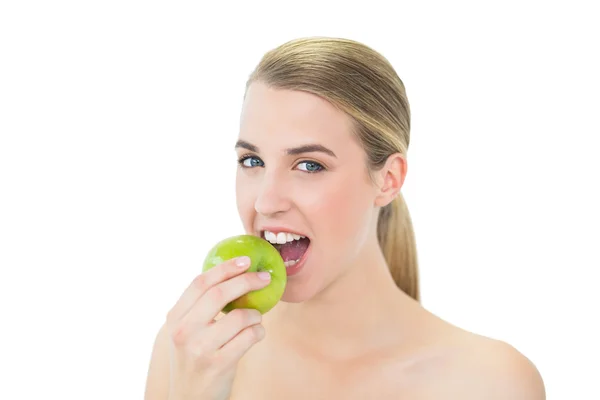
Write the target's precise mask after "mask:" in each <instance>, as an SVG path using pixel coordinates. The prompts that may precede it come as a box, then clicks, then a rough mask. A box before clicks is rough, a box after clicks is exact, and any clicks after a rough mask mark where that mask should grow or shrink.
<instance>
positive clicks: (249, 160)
mask: <svg viewBox="0 0 600 400" xmlns="http://www.w3.org/2000/svg"><path fill="white" fill-rule="evenodd" d="M238 164H240V166H242V167H244V168H252V167H262V166H264V165H265V164H264V163H263V161H262V160H261V159H260V158H258V157H254V156H244V157H242V158H240V159H239V160H238Z"/></svg>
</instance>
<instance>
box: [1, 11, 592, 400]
mask: <svg viewBox="0 0 600 400" xmlns="http://www.w3.org/2000/svg"><path fill="white" fill-rule="evenodd" d="M199 3H200V2H186V3H182V2H155V1H143V2H142V1H138V2H133V1H102V2H84V1H78V2H76V1H72V2H65V1H46V2H41V1H40V2H36V3H33V2H28V1H4V2H2V4H1V5H0V58H1V60H0V61H1V62H0V191H1V193H0V203H1V204H0V267H1V275H0V300H1V302H0V307H1V309H0V311H1V314H0V315H1V318H2V320H1V324H2V326H1V329H0V335H1V340H0V369H1V370H0V373H1V374H0V398H2V399H41V398H61V399H109V398H110V399H134V398H138V399H140V398H142V396H143V390H144V384H145V379H146V370H147V365H148V362H149V358H150V351H151V346H152V343H153V340H154V337H155V334H156V332H157V330H158V328H159V326H160V325H161V324H162V322H163V319H164V317H165V314H166V312H167V310H168V309H169V308H170V307H171V305H172V304H173V303H174V301H175V300H176V299H177V297H178V296H179V294H180V293H181V291H182V290H183V288H184V287H185V286H186V285H187V284H188V282H189V281H190V280H191V279H192V278H193V277H194V276H195V275H196V274H198V273H199V269H200V265H201V263H202V260H203V257H204V255H205V252H206V251H207V250H208V249H209V248H210V247H211V246H212V245H213V244H214V243H215V242H216V241H217V240H220V239H222V238H224V237H226V236H230V235H233V234H237V233H241V224H240V223H239V220H238V216H237V213H236V209H235V197H234V173H235V153H234V151H233V144H234V142H235V139H236V136H237V133H238V132H237V129H238V121H239V112H240V105H241V100H242V95H243V90H244V84H245V81H246V78H247V76H248V74H249V73H250V72H251V70H252V68H253V67H254V66H255V65H256V63H257V62H258V61H259V59H260V57H261V56H262V55H263V54H264V52H266V51H268V50H270V49H271V48H273V47H275V46H277V45H279V44H282V43H283V42H285V41H287V40H290V39H293V38H296V37H301V36H313V35H325V36H340V37H347V38H351V39H355V40H358V41H362V42H364V43H365V44H367V45H370V46H371V47H373V48H374V49H376V50H378V51H380V52H381V53H382V54H383V55H384V56H385V57H387V58H388V59H389V60H390V61H391V62H392V64H393V65H394V66H395V68H396V70H397V72H398V74H399V75H400V77H401V78H402V80H403V81H404V83H405V85H406V88H407V94H408V97H409V101H410V104H411V108H412V135H411V145H410V148H409V173H408V177H407V181H406V186H405V188H404V194H405V196H406V198H407V202H408V205H409V208H410V211H411V213H412V218H413V221H414V224H415V229H416V235H417V240H418V250H419V257H420V268H421V280H422V292H423V304H424V306H425V307H427V308H429V309H430V310H432V311H433V312H435V313H437V314H438V315H440V316H441V317H443V318H445V319H447V320H449V321H450V322H452V323H454V324H456V325H459V326H461V327H463V328H466V329H470V330H473V331H476V332H478V333H481V334H484V335H488V336H491V337H494V338H498V339H502V340H505V341H507V342H509V343H511V344H512V345H514V346H515V347H516V348H517V349H519V350H520V351H521V352H523V353H524V354H525V355H527V356H528V357H529V358H530V359H531V360H532V361H533V362H534V363H535V364H536V365H537V367H538V368H539V370H540V372H541V373H542V375H543V377H544V380H545V383H546V388H547V392H548V398H549V399H584V398H585V399H592V398H600V392H599V389H598V386H597V379H598V373H599V369H598V367H597V365H598V364H597V361H598V358H599V357H600V354H599V348H598V338H599V337H600V330H599V329H598V328H597V327H594V326H592V323H593V322H596V323H597V322H598V321H597V320H598V317H597V315H598V310H597V308H598V305H599V304H600V295H599V294H598V291H597V290H596V288H597V281H596V279H595V275H596V274H595V272H596V271H597V269H598V268H600V256H599V254H598V253H599V252H598V250H599V249H600V229H599V228H598V227H599V225H600V215H599V212H598V205H599V204H600V196H599V194H598V186H599V180H600V179H599V178H598V175H599V173H600V167H599V163H598V161H597V160H598V142H599V140H598V138H599V134H600V123H599V121H598V116H599V106H600V101H599V93H600V79H599V71H600V63H599V62H598V38H599V37H600V29H599V28H598V14H597V12H596V13H595V12H594V11H593V8H592V3H594V2H592V1H589V2H585V3H584V2H582V1H568V2H567V1H563V2H541V1H540V2H531V1H518V2H516V1H515V2H513V3H512V4H509V2H506V1H502V2H494V4H492V3H491V2H481V1H473V2H464V1H459V2H456V1H454V2H446V1H438V2H428V1H418V2H417V1H415V2H412V3H411V4H410V5H409V4H406V3H398V5H397V6H395V9H394V10H392V9H390V8H389V6H387V5H385V2H377V1H368V2H365V3H356V4H352V5H351V4H349V3H347V2H343V3H342V2H340V3H338V4H334V3H333V2H331V3H330V2H324V1H319V2H314V3H310V2H308V3H307V2H294V4H293V5H284V4H285V2H272V3H270V4H267V3H264V2H253V3H251V4H250V3H248V2H239V3H238V4H235V3H233V4H232V3H231V2H226V3H223V5H218V6H215V5H210V6H207V5H200V4H199ZM549 3H551V4H549ZM330 4H331V5H330Z"/></svg>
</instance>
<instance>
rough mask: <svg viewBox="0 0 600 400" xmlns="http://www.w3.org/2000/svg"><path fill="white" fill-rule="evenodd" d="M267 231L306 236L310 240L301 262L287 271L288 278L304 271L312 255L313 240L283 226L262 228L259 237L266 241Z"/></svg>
mask: <svg viewBox="0 0 600 400" xmlns="http://www.w3.org/2000/svg"><path fill="white" fill-rule="evenodd" d="M265 231H269V232H273V233H279V232H286V233H293V234H296V235H300V236H304V237H306V238H307V239H308V241H309V243H308V248H307V249H306V251H305V252H304V254H302V257H300V260H298V262H297V263H296V264H294V265H292V266H291V267H289V268H286V269H285V271H286V274H287V276H293V275H296V274H297V273H298V272H300V270H302V267H304V264H305V263H306V259H307V258H308V254H309V253H310V250H311V248H312V240H311V238H310V237H309V236H308V235H307V234H305V233H304V232H300V231H299V230H296V229H293V228H287V227H283V226H262V227H260V229H259V231H258V236H259V237H261V238H263V239H265Z"/></svg>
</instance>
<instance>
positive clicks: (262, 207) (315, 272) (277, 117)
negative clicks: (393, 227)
mask: <svg viewBox="0 0 600 400" xmlns="http://www.w3.org/2000/svg"><path fill="white" fill-rule="evenodd" d="M238 139H239V140H238V142H237V145H236V152H237V155H238V157H239V159H240V165H239V168H238V171H237V176H236V195H237V207H238V212H239V215H240V218H241V220H242V223H243V226H244V229H245V230H246V232H247V233H249V234H253V235H260V236H263V237H264V235H265V233H264V231H265V230H267V231H269V233H267V235H268V236H267V239H268V240H270V241H273V240H277V239H280V240H281V241H283V240H282V239H283V238H285V240H286V241H288V240H289V239H292V240H293V239H297V236H296V237H294V236H288V235H286V234H283V235H281V234H280V235H278V237H277V236H274V235H272V234H271V232H272V233H273V234H278V233H280V232H289V233H295V234H297V235H302V236H306V237H307V238H308V239H309V240H305V241H302V240H301V241H294V242H293V243H290V244H284V245H280V246H278V247H281V252H282V255H287V257H284V259H285V258H291V259H297V258H299V257H300V256H302V257H301V259H300V262H299V263H298V264H296V265H294V266H292V267H290V269H289V270H288V271H289V275H290V276H289V277H288V284H287V288H286V291H285V294H284V296H283V300H284V301H288V302H299V301H304V300H307V299H309V298H311V297H313V296H314V295H315V294H317V293H318V292H320V291H321V290H323V289H324V288H325V287H327V286H328V285H329V284H330V283H331V282H333V281H334V280H335V279H336V278H337V277H339V276H340V275H342V274H343V273H345V272H346V271H347V270H348V269H349V268H351V266H352V265H353V262H354V261H355V260H356V258H357V256H358V255H359V254H360V252H361V251H362V249H363V248H364V245H365V243H366V242H367V238H369V237H372V236H373V235H374V234H375V232H374V227H375V226H376V225H375V224H374V218H376V214H375V213H374V208H373V207H374V205H375V203H374V201H375V199H376V196H377V190H376V187H375V186H374V185H373V184H372V182H371V180H370V179H369V176H368V172H367V164H366V154H365V152H364V150H363V148H362V147H361V145H360V143H359V142H358V140H357V139H356V137H355V135H354V133H353V132H352V124H351V120H350V118H349V117H348V116H346V114H344V113H343V112H341V111H340V110H338V109H336V108H335V107H334V106H333V105H332V104H330V103H329V102H327V101H325V100H323V99H321V98H320V97H318V96H316V95H313V94H310V93H306V92H300V91H291V90H281V89H273V88H269V87H268V86H266V85H264V84H262V83H260V82H255V83H253V84H252V85H251V86H250V87H249V89H248V91H247V94H246V98H245V101H244V105H243V110H242V115H241V126H240V134H239V138H238ZM306 245H308V250H306V252H304V250H305V248H306ZM284 249H285V250H284ZM284 253H285V254H284Z"/></svg>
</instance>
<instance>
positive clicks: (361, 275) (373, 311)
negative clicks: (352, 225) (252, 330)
mask: <svg viewBox="0 0 600 400" xmlns="http://www.w3.org/2000/svg"><path fill="white" fill-rule="evenodd" d="M415 304H416V303H415V302H414V301H413V300H412V299H411V298H409V297H408V296H407V295H405V294H404V293H403V292H401V291H400V289H398V287H397V286H396V284H395V282H394V280H393V278H392V276H391V274H390V271H389V269H388V266H387V263H386V262H385V258H384V256H383V254H382V253H381V250H380V248H379V245H378V244H377V243H376V242H375V243H372V244H371V245H370V246H366V248H365V251H364V252H363V253H362V254H361V255H360V256H359V257H358V259H357V260H356V262H355V263H354V265H353V266H351V267H350V268H349V269H348V271H347V272H346V273H345V274H344V275H343V276H341V277H339V278H338V279H336V281H335V282H333V283H332V284H331V285H329V286H328V287H327V288H326V289H325V290H323V291H321V292H320V293H319V294H318V295H317V296H315V297H314V298H312V299H310V300H307V301H304V302H302V303H284V302H281V303H279V304H278V305H277V306H276V307H275V308H274V309H273V310H272V311H271V312H269V313H268V314H266V315H265V320H264V323H265V325H269V327H268V328H267V330H268V331H271V332H273V334H275V335H277V336H279V337H280V338H282V339H284V340H285V341H287V342H291V343H293V344H295V345H298V346H301V347H302V349H303V351H307V348H308V351H314V352H315V353H318V354H320V355H322V356H326V357H330V358H335V359H346V358H349V357H354V356H358V355H359V354H361V353H364V352H367V351H370V350H374V349H376V348H377V346H382V345H383V346H385V344H386V342H389V341H391V340H396V341H397V340H398V337H399V336H401V334H402V330H403V328H404V327H405V326H406V325H407V324H408V323H402V322H399V321H402V320H405V321H406V320H408V318H410V317H409V312H410V310H413V309H414V305H415ZM390 315H394V318H390ZM404 329H405V328H404Z"/></svg>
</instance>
